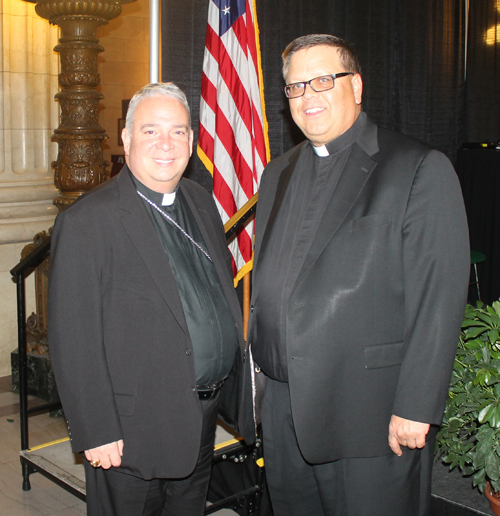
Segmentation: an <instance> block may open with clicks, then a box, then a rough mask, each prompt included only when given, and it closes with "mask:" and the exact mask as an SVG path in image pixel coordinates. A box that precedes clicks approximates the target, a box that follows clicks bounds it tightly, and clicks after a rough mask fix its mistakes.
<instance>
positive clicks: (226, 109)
mask: <svg viewBox="0 0 500 516" xmlns="http://www.w3.org/2000/svg"><path fill="white" fill-rule="evenodd" d="M219 3H220V2H219ZM220 5H221V6H223V7H224V8H223V11H222V12H221V11H220V10H219V7H218V6H217V4H216V3H215V2H214V1H213V0H210V4H209V10H208V23H207V35H206V45H205V56H204V61H203V76H202V84H201V99H200V130H199V140H198V155H199V156H200V159H201V160H202V161H203V163H204V164H205V166H206V167H207V169H208V170H209V171H210V172H211V174H212V175H213V180H214V198H215V201H216V204H217V208H218V209H219V213H220V214H221V217H222V220H223V221H224V222H227V221H228V220H229V219H230V218H231V217H232V216H233V215H234V214H235V213H236V211H238V209H239V208H241V207H242V206H243V205H244V204H245V203H246V202H247V201H248V200H249V199H250V198H251V197H252V196H253V195H254V193H255V192H256V191H257V189H258V185H259V181H260V177H261V175H262V172H263V170H264V167H265V165H266V163H267V161H268V160H269V142H268V138H267V120H266V115H265V106H264V97H263V84H262V70H261V69H260V47H259V34H258V24H257V20H256V14H255V3H254V0H225V1H224V3H223V4H222V3H220ZM242 13H243V14H242ZM221 25H222V26H223V27H224V28H223V29H222V28H221ZM252 240H253V222H250V223H249V224H247V225H246V226H245V227H243V228H241V229H240V230H239V231H238V232H237V235H236V237H235V238H234V239H233V241H232V242H231V243H230V245H229V249H230V251H231V255H232V262H233V272H234V275H235V283H236V282H237V281H238V280H239V279H240V277H242V275H243V274H246V272H248V271H249V270H250V269H251V264H252Z"/></svg>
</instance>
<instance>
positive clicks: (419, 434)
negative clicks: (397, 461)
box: [389, 414, 431, 457]
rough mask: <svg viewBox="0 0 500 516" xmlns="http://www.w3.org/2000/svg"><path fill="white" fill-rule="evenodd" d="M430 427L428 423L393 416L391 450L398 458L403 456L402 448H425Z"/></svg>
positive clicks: (390, 434)
mask: <svg viewBox="0 0 500 516" xmlns="http://www.w3.org/2000/svg"><path fill="white" fill-rule="evenodd" d="M430 426H431V425H429V424H428V423H419V422H418V421H411V420H410V419H403V418H402V417H398V416H395V415H394V414H393V415H392V417H391V422H390V424H389V446H390V447H391V450H392V451H393V452H394V453H395V454H396V455H397V456H398V457H401V455H403V451H402V450H401V446H406V447H407V448H411V449H415V448H423V447H424V446H425V437H426V435H427V433H428V432H429V428H430Z"/></svg>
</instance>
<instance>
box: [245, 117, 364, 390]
mask: <svg viewBox="0 0 500 516" xmlns="http://www.w3.org/2000/svg"><path fill="white" fill-rule="evenodd" d="M365 124H366V115H365V114H364V113H360V115H359V117H358V119H357V120H356V122H355V123H354V124H353V125H352V127H351V128H350V129H348V130H347V131H346V132H345V133H344V134H342V135H341V136H339V137H338V138H336V139H335V140H333V141H332V142H330V143H328V144H327V145H326V150H327V152H328V155H327V156H318V155H317V154H316V153H315V151H314V150H313V146H312V144H311V143H308V144H307V145H305V146H304V147H303V148H302V150H301V153H300V156H299V158H298V161H297V163H296V165H295V168H294V170H293V173H292V176H291V178H290V181H289V183H288V185H287V189H286V192H285V196H284V198H283V201H282V203H281V206H280V210H279V212H278V214H277V217H276V220H275V222H274V224H273V228H272V233H271V235H270V238H269V244H268V245H269V247H268V251H267V252H266V255H265V258H264V259H263V260H262V261H261V262H259V263H258V264H257V267H256V270H255V274H259V275H260V278H261V280H260V285H261V288H260V290H259V296H258V299H256V300H255V302H256V304H258V310H257V313H256V318H257V320H256V321H255V324H256V325H257V327H258V336H259V338H257V341H256V342H252V354H253V358H254V360H255V362H256V363H257V364H258V365H259V366H260V367H261V369H262V370H263V371H264V373H265V374H266V375H267V376H269V377H271V378H273V379H275V380H279V381H282V382H286V381H288V367H287V348H286V331H287V327H286V311H287V306H288V298H289V296H290V294H291V291H292V288H293V286H294V285H293V284H292V283H291V281H292V278H297V273H298V268H299V267H301V265H302V263H303V262H304V257H305V256H306V255H307V253H308V251H309V249H310V246H311V244H312V241H313V238H314V235H315V234H316V232H317V230H318V226H319V224H320V222H321V219H322V217H323V214H324V212H325V209H326V207H327V206H328V203H329V202H330V200H331V197H332V195H333V192H334V190H335V187H336V185H337V182H338V180H339V178H340V175H341V174H342V171H343V170H344V167H345V164H346V163H347V160H348V159H349V156H350V153H351V149H352V145H353V143H354V142H355V141H356V140H357V138H358V137H359V135H360V134H361V132H362V130H363V127H364V126H365ZM257 216H258V211H257ZM262 336H263V337H262Z"/></svg>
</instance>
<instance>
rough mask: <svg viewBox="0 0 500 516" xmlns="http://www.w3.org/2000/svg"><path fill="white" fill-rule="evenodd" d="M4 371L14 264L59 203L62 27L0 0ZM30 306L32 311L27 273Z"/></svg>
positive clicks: (0, 363) (13, 334)
mask: <svg viewBox="0 0 500 516" xmlns="http://www.w3.org/2000/svg"><path fill="white" fill-rule="evenodd" d="M0 6H1V11H0V19H1V24H0V31H1V37H0V59H1V60H2V62H1V65H0V70H1V71H0V77H1V80H0V377H1V376H6V375H9V374H10V353H11V352H12V351H13V350H14V349H15V348H16V347H17V319H16V288H15V284H14V283H13V282H12V281H11V276H10V273H9V271H10V269H11V268H12V267H14V265H16V263H17V262H18V261H19V260H20V258H21V251H22V249H23V247H24V246H25V245H26V244H27V243H28V242H32V241H33V237H34V236H35V234H36V233H39V232H41V231H44V230H48V229H49V227H50V226H52V225H53V222H54V218H55V216H56V214H57V208H56V207H55V206H54V205H53V199H54V198H55V197H56V196H57V193H58V192H57V190H56V188H55V186H54V173H53V170H52V167H51V163H52V161H54V160H55V159H56V157H57V144H55V143H51V141H50V140H51V135H52V132H53V130H54V129H55V128H56V127H57V124H58V120H59V106H58V104H57V102H55V100H54V95H55V94H56V93H57V91H58V84H57V75H58V73H59V56H58V54H56V53H55V52H54V51H53V48H54V46H55V45H57V42H58V37H59V34H58V28H57V27H51V26H50V25H49V23H48V22H47V21H46V20H43V19H41V18H40V17H39V16H38V15H37V14H36V13H35V6H34V5H33V4H29V3H27V2H23V1H21V0H0ZM27 287H28V289H29V292H30V293H29V294H28V296H27V305H28V306H27V311H28V313H31V312H32V311H33V310H34V305H35V297H34V292H33V279H32V277H30V278H29V281H28V285H27Z"/></svg>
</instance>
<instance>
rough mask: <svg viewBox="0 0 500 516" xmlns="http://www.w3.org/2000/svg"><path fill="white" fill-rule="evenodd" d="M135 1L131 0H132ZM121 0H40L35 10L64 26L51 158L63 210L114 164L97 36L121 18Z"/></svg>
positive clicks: (105, 176) (60, 40) (59, 205)
mask: <svg viewBox="0 0 500 516" xmlns="http://www.w3.org/2000/svg"><path fill="white" fill-rule="evenodd" d="M128 1H131V0H128ZM122 3H125V2H122V1H121V0H40V1H38V2H37V4H36V12H37V13H38V15H39V16H41V17H42V18H45V19H47V20H49V22H50V23H51V24H54V25H59V26H60V27H61V38H60V39H59V45H57V46H56V47H55V48H54V50H55V51H56V52H59V54H60V56H61V73H60V74H59V85H60V87H61V88H62V89H61V91H60V92H59V93H57V94H56V99H57V100H58V101H59V103H60V106H61V119H60V125H59V127H58V128H57V129H56V130H55V131H54V134H53V136H52V141H56V142H57V143H58V146H59V152H58V156H57V161H54V162H53V163H52V166H53V168H54V176H55V177H54V182H55V185H56V186H57V188H59V190H60V191H61V194H60V195H59V197H57V198H56V199H55V200H54V204H55V205H56V206H57V208H58V209H59V211H62V210H64V209H65V208H67V207H68V206H69V205H70V204H71V203H72V202H73V201H74V200H75V199H77V198H78V197H79V196H80V195H82V194H83V193H85V192H86V191H87V190H90V189H91V188H92V187H94V186H96V185H98V184H100V183H102V182H104V181H105V180H106V179H107V174H106V167H107V166H109V163H108V162H107V161H104V159H103V156H102V148H101V146H102V141H103V140H104V139H105V138H107V135H106V132H105V130H104V129H103V128H102V127H101V126H100V125H99V120H98V112H97V107H98V104H99V101H100V100H101V99H102V98H103V97H104V96H103V95H102V94H101V93H99V92H98V91H96V89H95V88H96V87H97V85H98V84H99V81H100V77H99V74H98V73H97V55H98V54H99V52H102V51H103V50H104V48H103V47H102V46H101V45H99V39H98V38H97V37H96V30H97V27H99V26H100V25H105V24H106V23H108V22H109V20H112V19H113V18H116V17H117V16H118V15H119V14H120V13H121V11H122V7H121V5H122Z"/></svg>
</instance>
